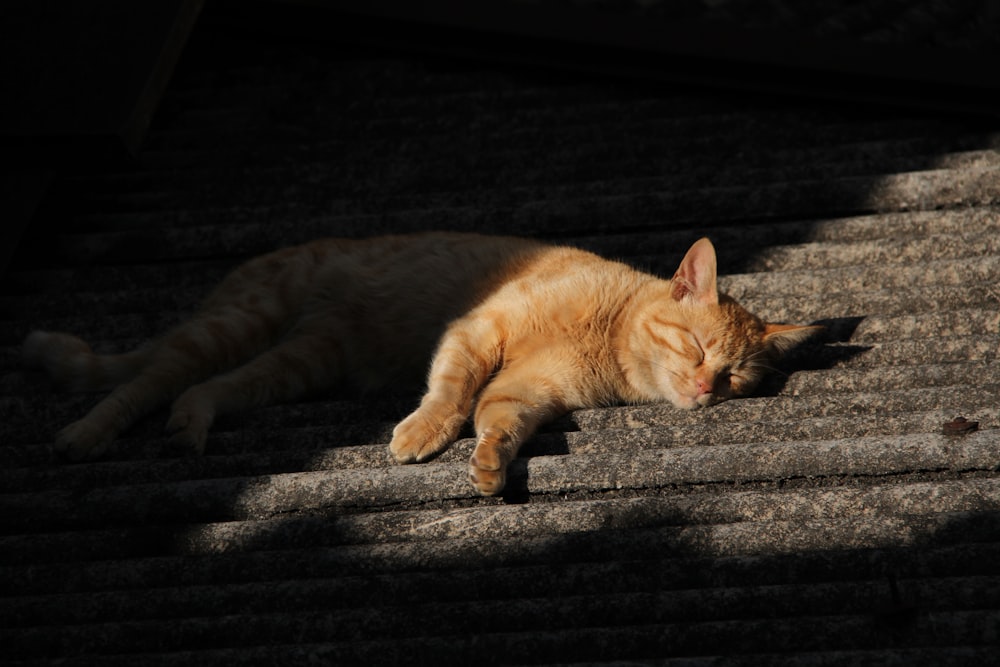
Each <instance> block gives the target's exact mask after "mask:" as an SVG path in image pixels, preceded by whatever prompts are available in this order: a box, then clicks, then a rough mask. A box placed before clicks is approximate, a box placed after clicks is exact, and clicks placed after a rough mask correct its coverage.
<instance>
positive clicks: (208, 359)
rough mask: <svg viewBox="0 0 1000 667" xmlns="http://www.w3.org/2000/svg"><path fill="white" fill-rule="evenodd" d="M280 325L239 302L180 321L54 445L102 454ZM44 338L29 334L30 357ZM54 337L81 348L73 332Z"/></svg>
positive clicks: (80, 455) (73, 455)
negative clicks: (240, 306) (127, 431)
mask: <svg viewBox="0 0 1000 667" xmlns="http://www.w3.org/2000/svg"><path fill="white" fill-rule="evenodd" d="M277 328H278V324H277V320H276V319H275V318H273V317H271V316H270V314H269V313H265V312H249V311H246V310H241V309H235V308H234V309H220V310H217V311H212V312H208V313H204V314H202V315H200V316H198V317H196V318H194V319H192V320H189V321H187V322H185V323H182V324H180V325H178V326H177V327H176V328H174V329H173V330H172V331H170V332H169V333H167V334H166V335H165V336H164V337H163V338H161V339H160V340H159V341H157V342H155V343H153V344H151V345H150V346H149V347H148V348H144V349H143V351H142V352H137V353H135V354H136V355H137V356H136V358H135V359H134V360H131V361H134V362H135V368H133V369H131V371H132V372H131V377H129V378H128V379H127V380H126V381H124V382H123V383H122V384H119V385H118V386H116V387H115V388H114V390H113V391H112V392H111V393H110V394H109V395H108V396H106V397H105V398H104V399H103V400H101V401H100V402H99V403H98V404H97V405H96V406H94V408H93V409H91V411H90V412H88V413H87V415H86V416H84V417H83V418H82V419H80V420H78V421H75V422H73V423H72V424H70V425H68V426H67V427H65V428H64V429H62V430H61V431H59V433H57V434H56V438H55V449H56V451H57V452H59V453H62V454H65V455H66V456H68V457H69V458H70V459H73V460H82V459H95V458H100V457H101V456H103V455H104V454H105V453H106V452H107V450H108V448H109V447H110V445H111V443H112V442H114V440H115V438H117V437H118V435H119V434H120V433H121V432H122V431H124V430H125V429H127V428H129V427H130V426H132V425H133V424H134V423H135V422H136V421H138V420H139V419H140V418H142V417H144V416H145V415H147V414H149V413H150V412H152V411H153V410H155V409H156V408H158V407H160V406H162V405H163V404H165V403H168V402H169V401H171V400H172V399H173V398H175V397H176V396H177V395H178V394H180V393H181V391H183V390H184V389H185V388H186V387H189V386H191V385H192V384H194V383H196V382H199V381H201V380H203V379H205V378H206V377H209V376H211V375H212V374H214V373H217V372H219V371H220V370H224V369H226V368H231V367H232V366H234V365H235V364H237V363H240V362H241V361H242V360H243V359H245V358H247V357H249V356H251V355H252V354H254V353H255V352H256V351H257V350H259V349H260V348H261V347H263V346H265V345H267V344H268V342H269V340H270V339H271V338H272V337H273V336H274V335H275V334H276V331H277ZM41 340H43V339H39V338H38V337H37V336H36V337H35V338H34V339H32V337H31V336H29V342H30V343H31V345H28V352H29V355H28V356H29V357H30V356H32V355H34V354H35V350H34V349H33V348H34V347H37V346H38V345H39V342H40V341H41ZM55 340H57V342H56V343H55V345H54V348H53V349H56V350H62V352H60V353H59V354H62V353H63V352H65V350H66V349H70V348H74V347H77V348H79V345H77V344H76V343H74V342H73V340H72V337H63V338H60V339H55ZM77 340H78V339H77ZM80 343H81V344H82V341H80ZM79 354H81V355H83V356H82V358H83V359H84V361H85V362H86V360H87V359H88V357H87V356H86V355H87V354H88V353H87V352H84V351H82V348H80V351H79ZM52 359H55V361H53V360H52ZM99 359H100V357H99ZM131 361H130V363H131ZM62 363H63V362H62V361H58V355H56V356H53V357H52V358H51V359H50V361H49V362H48V364H49V365H50V366H52V365H55V366H56V367H58V366H59V365H61V364H62ZM74 363H80V362H74ZM86 363H89V362H86ZM70 365H72V364H70ZM116 379H125V378H116Z"/></svg>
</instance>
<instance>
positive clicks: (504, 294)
mask: <svg viewBox="0 0 1000 667" xmlns="http://www.w3.org/2000/svg"><path fill="white" fill-rule="evenodd" d="M815 328H816V327H798V326H790V325H774V324H764V323H763V322H761V321H760V320H759V319H758V318H757V317H755V316H753V315H751V314H750V313H749V312H747V311H746V310H745V309H743V308H742V307H741V306H740V305H738V304H737V303H736V302H735V301H733V300H732V299H731V298H729V297H727V296H725V295H719V294H718V293H717V290H716V259H715V249H714V248H713V247H712V244H711V243H710V242H709V241H708V240H707V239H702V240H700V241H698V242H697V243H695V244H694V245H693V246H692V247H691V249H690V250H689V251H688V253H687V255H686V256H685V257H684V260H683V261H682V262H681V265H680V268H679V269H678V270H677V273H676V275H674V277H673V278H672V279H671V280H663V279H660V278H656V277H654V276H652V275H648V274H645V273H641V272H639V271H636V270H634V269H632V268H629V267H627V266H625V265H624V264H620V263H617V262H612V261H608V260H605V259H601V258H600V257H597V256H596V255H593V254H591V253H588V252H585V251H582V250H578V249H574V248H568V247H557V246H550V245H546V244H543V243H539V242H535V241H530V240H526V239H516V238H505V237H486V236H478V235H474V234H451V233H427V234H419V235H413V236H388V237H380V238H373V239H367V240H344V239H327V240H321V241H315V242H312V243H308V244H305V245H302V246H298V247H295V248H288V249H285V250H280V251H278V252H275V253H271V254H269V255H265V256H263V257H260V258H257V259H254V260H252V261H250V262H247V263H246V264H244V265H243V266H241V267H239V268H238V269H236V270H235V271H233V272H232V273H231V274H230V275H229V276H228V277H227V278H226V279H225V280H224V281H223V282H222V283H221V284H220V285H219V286H218V287H216V289H215V290H214V291H213V292H212V293H211V294H210V295H209V296H208V298H207V299H206V300H205V302H204V303H203V304H202V306H201V309H200V310H199V311H198V313H197V314H196V315H195V316H194V317H193V318H192V319H191V320H189V321H187V322H185V323H182V324H180V325H178V326H177V327H176V328H174V329H173V330H172V331H170V332H169V333H167V334H166V335H165V336H164V337H163V338H161V339H159V340H158V341H155V342H153V343H151V344H149V345H146V346H144V347H141V348H139V349H137V350H134V351H132V352H127V353H125V354H116V355H96V354H94V353H93V352H91V350H90V348H89V346H87V344H86V343H84V342H83V341H82V340H80V339H79V338H76V337H75V336H71V335H69V334H63V333H46V332H40V331H36V332H33V333H31V334H30V335H29V336H28V337H27V339H26V340H25V343H24V357H25V360H26V362H27V363H28V364H29V365H33V366H37V367H42V368H44V369H45V370H46V371H47V372H48V373H49V374H50V375H51V376H52V377H53V378H54V379H55V380H57V381H60V382H62V383H65V384H66V385H68V386H69V387H70V388H73V389H77V390H94V389H99V388H111V387H114V390H113V391H112V392H111V393H110V394H109V395H108V396H107V397H106V398H105V399H104V400H102V401H101V402H100V403H98V404H97V405H96V406H95V407H94V408H93V410H91V411H90V413H89V414H87V415H86V416H85V417H84V418H83V419H81V420H79V421H77V422H74V423H73V424H70V425H69V426H67V427H66V428H64V429H63V430H62V431H60V432H59V434H58V435H57V436H56V448H57V450H59V451H62V452H65V453H66V454H67V455H68V456H69V457H70V458H73V459H84V458H95V457H98V456H100V455H102V454H103V453H104V452H105V451H106V449H107V448H108V446H109V445H110V443H111V442H112V441H113V440H114V439H115V437H117V436H118V434H119V433H121V432H122V431H123V430H125V429H126V428H128V427H129V426H130V425H132V424H133V423H135V421H136V420H138V419H139V418H140V417H142V416H143V415H145V414H147V413H149V412H150V411H151V410H153V409H155V408H156V407H158V406H160V405H163V404H165V403H167V402H169V401H173V405H172V408H171V414H170V418H169V421H168V422H167V430H168V431H169V432H172V433H173V434H174V435H173V437H172V439H173V440H174V441H176V442H178V443H180V444H182V445H184V446H188V447H190V448H192V449H194V450H196V451H198V452H202V451H203V450H204V446H205V440H206V437H207V434H208V430H209V428H210V427H211V425H212V423H213V421H214V420H215V418H216V417H217V416H218V415H220V414H224V413H231V412H234V411H238V410H245V409H247V408H251V407H254V406H261V405H266V404H272V403H276V402H280V401H289V400H292V399H295V398H297V397H300V396H303V395H305V394H307V393H309V392H313V391H317V390H320V389H323V388H324V387H330V386H333V385H335V384H337V383H341V382H346V381H352V382H353V383H354V384H355V385H358V386H360V387H362V388H372V387H377V386H385V385H387V384H389V383H400V382H404V381H406V380H407V379H409V378H413V377H419V376H421V375H422V374H423V373H424V372H425V369H426V364H427V361H428V360H429V359H432V363H431V366H430V374H429V376H428V378H427V392H426V394H425V395H424V397H423V400H422V401H421V403H420V406H419V407H418V408H417V409H416V410H415V411H414V412H413V413H412V414H411V415H410V416H408V417H407V418H406V419H404V420H403V421H402V422H401V423H400V424H399V425H398V426H397V427H396V429H395V430H394V432H393V438H392V442H391V444H390V445H389V449H390V451H391V452H392V454H393V455H394V456H395V457H396V459H397V460H398V461H400V462H412V461H424V460H426V459H428V458H430V457H432V456H434V455H435V454H437V453H439V452H441V451H442V450H444V449H445V448H446V447H447V446H448V445H449V444H450V443H451V442H452V441H453V440H454V439H455V438H456V437H457V435H458V432H459V429H460V428H461V426H462V424H463V423H464V422H465V420H466V419H467V418H468V416H469V414H470V412H472V410H473V406H475V414H474V424H475V429H476V433H477V437H478V442H477V445H476V447H475V452H474V453H473V455H472V458H471V459H470V461H469V477H470V479H471V481H472V484H473V485H474V486H475V488H476V489H478V490H479V492H481V493H483V494H495V493H497V492H499V491H500V490H501V489H502V488H503V486H504V482H505V472H506V467H507V464H508V463H510V461H511V460H512V459H513V458H514V457H515V455H516V454H517V450H518V448H519V447H520V446H521V444H522V443H523V442H524V441H525V440H526V439H527V438H528V437H529V436H530V435H531V434H532V433H533V432H534V431H535V429H536V428H537V427H538V426H539V424H541V423H542V422H545V421H547V420H550V419H552V418H554V417H556V416H558V415H561V414H563V413H565V412H567V411H569V410H573V409H576V408H583V407H591V406H599V405H608V404H612V403H616V402H641V401H661V400H664V399H666V400H668V401H670V402H671V403H673V404H674V405H676V406H679V407H681V408H698V407H702V406H707V405H711V404H713V403H716V402H718V401H721V400H724V399H726V398H730V397H733V396H738V395H741V394H745V393H746V392H748V391H750V390H751V389H752V388H753V387H754V385H756V384H757V382H758V380H759V379H760V378H761V376H762V375H763V372H764V369H765V368H766V364H767V363H768V361H769V359H770V358H771V357H772V356H773V355H774V354H775V353H780V352H781V351H782V350H783V349H785V348H787V347H789V346H791V345H794V344H795V343H797V342H799V341H800V340H802V339H804V338H805V337H806V336H808V335H809V334H811V333H812V332H813V330H814V329H815ZM435 346H436V351H435Z"/></svg>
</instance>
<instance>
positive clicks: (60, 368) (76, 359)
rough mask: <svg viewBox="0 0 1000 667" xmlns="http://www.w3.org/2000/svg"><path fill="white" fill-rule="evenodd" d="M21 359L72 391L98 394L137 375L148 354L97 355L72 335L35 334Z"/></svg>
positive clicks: (142, 351) (141, 351)
mask: <svg viewBox="0 0 1000 667" xmlns="http://www.w3.org/2000/svg"><path fill="white" fill-rule="evenodd" d="M21 356H22V358H23V360H24V363H25V365H26V366H28V367H29V368H39V369H42V370H44V371H45V372H46V373H48V375H49V377H51V378H52V379H53V380H54V381H56V382H57V383H59V384H60V385H63V386H65V387H66V388H67V389H69V390H71V391H96V390H100V389H111V388H113V387H116V386H118V385H119V384H122V383H123V382H126V381H128V380H130V379H132V378H134V377H135V376H136V375H138V373H139V370H140V369H141V368H142V366H143V363H144V362H145V361H146V359H147V357H148V356H149V351H148V349H146V348H144V347H142V348H139V349H136V350H132V351H131V352H125V353H123V354H95V353H94V351H93V350H91V349H90V346H89V345H87V343H85V342H84V341H83V340H81V339H80V338H77V337H76V336H74V335H72V334H68V333H58V332H50V331H32V332H31V333H30V334H28V337H27V338H25V339H24V344H23V345H22V346H21Z"/></svg>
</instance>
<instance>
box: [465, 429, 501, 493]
mask: <svg viewBox="0 0 1000 667" xmlns="http://www.w3.org/2000/svg"><path fill="white" fill-rule="evenodd" d="M500 440H501V439H500V438H499V436H498V435H497V434H495V433H493V432H492V431H489V430H488V431H487V432H485V433H483V435H482V436H480V439H479V442H478V443H477V444H476V450H475V451H474V452H473V453H472V458H470V459H469V481H470V482H472V486H474V487H475V488H476V490H477V491H478V492H479V493H481V494H482V495H484V496H495V495H496V494H498V493H500V492H501V491H503V487H504V485H506V483H507V463H506V461H504V460H503V457H502V456H501V448H500V447H499V446H498V445H500Z"/></svg>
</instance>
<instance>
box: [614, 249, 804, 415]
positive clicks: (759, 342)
mask: <svg viewBox="0 0 1000 667" xmlns="http://www.w3.org/2000/svg"><path fill="white" fill-rule="evenodd" d="M820 329H822V327H817V326H796V325H787V324H768V323H765V322H763V321H762V320H761V319H760V318H758V317H757V316H755V315H753V314H751V313H750V312H749V311H747V310H746V309H745V308H744V307H743V306H741V305H740V304H738V303H737V302H736V301H735V300H733V299H732V298H731V297H729V296H727V295H725V294H719V292H718V290H717V288H716V259H715V248H714V247H713V246H712V243H711V242H710V241H709V240H708V239H701V240H700V241H698V242H696V243H695V244H694V245H693V246H691V249H690V250H688V252H687V254H686V255H685V256H684V259H683V261H682V262H681V264H680V267H679V268H678V269H677V273H676V274H675V275H674V277H673V278H672V279H671V280H670V281H669V283H667V285H666V288H665V290H662V291H660V292H659V294H657V296H656V297H655V298H654V300H653V301H652V302H651V303H647V304H645V305H643V306H642V307H640V309H639V313H638V317H637V318H636V319H635V320H634V321H633V326H632V327H631V332H630V335H629V348H630V350H631V352H632V359H633V364H632V369H631V372H629V373H628V374H629V375H630V376H631V378H630V379H632V382H633V384H634V385H638V386H640V387H641V389H642V390H643V391H644V392H645V393H646V394H647V395H649V397H650V398H666V399H667V400H669V401H670V402H671V403H673V404H674V405H676V406H678V407H680V408H686V409H693V408H699V407H705V406H708V405H713V404H715V403H718V402H720V401H723V400H726V399H727V398H733V397H736V396H742V395H745V394H747V393H749V392H750V391H752V390H753V389H754V387H756V386H757V384H758V383H759V382H760V380H761V379H762V378H763V377H764V375H765V374H766V373H767V371H768V370H769V368H770V365H771V364H772V363H773V362H774V360H775V359H776V358H777V357H778V356H780V355H781V354H782V353H783V352H784V351H786V350H788V349H789V348H791V347H793V346H795V345H797V344H798V343H800V342H802V341H803V340H805V339H806V338H808V337H809V336H811V335H812V334H814V333H815V332H816V331H818V330H820Z"/></svg>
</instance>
